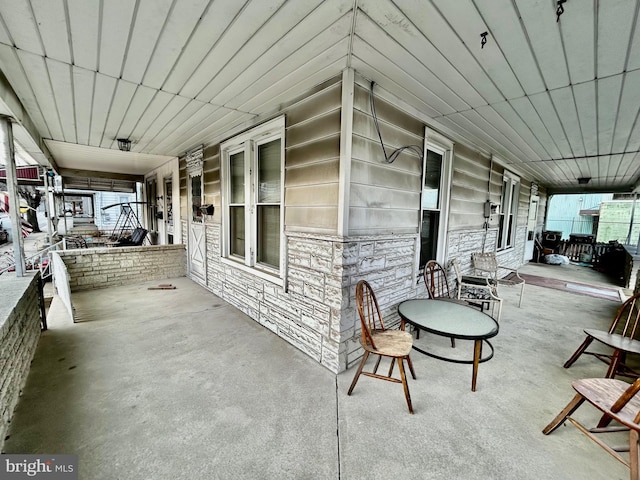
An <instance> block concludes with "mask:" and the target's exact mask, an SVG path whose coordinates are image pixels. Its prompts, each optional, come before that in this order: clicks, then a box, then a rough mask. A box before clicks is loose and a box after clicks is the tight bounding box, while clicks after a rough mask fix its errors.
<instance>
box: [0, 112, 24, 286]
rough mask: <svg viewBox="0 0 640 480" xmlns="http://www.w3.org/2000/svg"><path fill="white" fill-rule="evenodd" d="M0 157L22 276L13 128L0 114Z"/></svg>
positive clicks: (22, 242) (18, 200) (20, 227)
mask: <svg viewBox="0 0 640 480" xmlns="http://www.w3.org/2000/svg"><path fill="white" fill-rule="evenodd" d="M0 159H2V161H3V162H4V164H5V165H6V171H7V191H8V192H9V215H10V218H11V224H12V227H13V228H12V236H13V256H14V258H15V262H16V276H17V277H24V271H25V262H24V239H23V238H22V221H21V220H22V219H21V218H20V199H19V197H18V176H17V174H16V159H15V155H14V149H13V128H12V125H11V118H9V117H6V116H0Z"/></svg>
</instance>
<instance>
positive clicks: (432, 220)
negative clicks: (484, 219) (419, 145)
mask: <svg viewBox="0 0 640 480" xmlns="http://www.w3.org/2000/svg"><path fill="white" fill-rule="evenodd" d="M452 152H453V143H452V142H451V141H450V140H448V139H446V138H445V137H442V136H441V135H439V134H438V133H436V132H434V131H432V130H430V129H427V130H426V133H425V153H424V162H423V174H422V178H423V180H422V194H421V200H420V202H421V204H420V258H419V263H418V268H419V269H422V268H424V266H425V264H426V263H427V262H428V261H429V260H437V261H439V262H443V261H444V260H445V258H446V237H447V219H448V211H449V191H450V189H451V157H452Z"/></svg>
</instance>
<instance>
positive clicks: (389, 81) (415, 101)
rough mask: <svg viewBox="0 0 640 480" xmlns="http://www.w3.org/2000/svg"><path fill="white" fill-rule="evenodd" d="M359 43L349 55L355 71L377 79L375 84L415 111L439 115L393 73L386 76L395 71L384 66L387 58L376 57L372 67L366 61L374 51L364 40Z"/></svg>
mask: <svg viewBox="0 0 640 480" xmlns="http://www.w3.org/2000/svg"><path fill="white" fill-rule="evenodd" d="M361 43H362V45H361V48H360V51H359V52H355V51H354V52H353V56H352V57H351V66H352V67H353V68H355V70H356V71H357V72H359V73H360V74H361V75H363V76H364V77H365V78H367V79H371V78H375V79H376V81H377V83H376V84H380V85H384V90H385V91H388V92H389V93H390V94H391V95H395V96H397V97H398V98H402V99H404V100H405V101H406V102H407V103H409V104H410V105H411V106H412V107H414V108H415V109H416V110H417V111H420V112H424V114H425V115H427V116H430V117H432V118H435V117H436V116H438V115H439V113H438V112H437V111H436V110H434V109H433V107H431V106H430V105H428V104H427V103H425V101H424V100H422V99H421V98H419V97H418V96H417V95H416V93H415V92H411V91H409V90H407V89H406V88H404V87H403V86H402V85H401V84H400V83H398V82H397V81H396V78H395V75H394V78H392V77H390V76H388V75H391V74H394V73H395V71H394V70H393V69H392V68H385V66H386V65H392V64H391V62H390V61H389V60H388V59H377V62H376V64H377V66H378V67H377V68H374V67H373V66H372V65H371V64H370V63H369V62H368V59H369V58H370V57H372V56H374V55H375V52H374V51H373V50H372V49H371V47H369V46H368V45H366V44H365V43H364V42H361ZM360 57H362V58H360ZM378 68H382V70H379V69H378ZM445 118H446V117H442V116H440V117H439V118H438V121H439V122H440V121H442V119H445Z"/></svg>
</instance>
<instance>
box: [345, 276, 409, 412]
mask: <svg viewBox="0 0 640 480" xmlns="http://www.w3.org/2000/svg"><path fill="white" fill-rule="evenodd" d="M356 306H357V308H358V315H359V316H360V326H361V328H362V336H361V337H360V343H361V344H362V348H363V349H364V355H363V356H362V360H361V361H360V365H358V370H357V371H356V374H355V376H354V377H353V381H352V382H351V386H350V387H349V391H348V392H347V395H351V392H353V389H354V388H355V386H356V383H357V382H358V378H360V375H361V374H362V375H366V376H368V377H373V378H377V379H380V380H386V381H389V382H394V383H402V386H403V387H404V395H405V398H406V399H407V406H408V407H409V413H413V406H412V405H411V396H410V394H409V385H408V384H407V377H406V375H405V372H404V361H405V360H406V362H407V364H408V365H409V370H410V371H411V375H412V376H413V378H414V379H415V378H416V374H415V372H414V370H413V364H412V363H411V358H410V357H409V353H410V352H411V347H412V346H413V337H412V336H411V334H410V333H409V332H405V331H402V330H387V329H386V328H385V326H384V323H383V321H382V316H381V314H380V307H379V306H378V300H377V299H376V296H375V294H374V293H373V290H372V288H371V286H370V285H369V284H368V283H367V282H366V281H365V280H360V281H359V282H358V285H356ZM372 353H373V354H374V355H378V359H377V360H376V363H375V366H374V368H373V371H372V372H363V371H362V370H363V368H364V365H365V363H366V362H367V358H369V355H370V354H372ZM382 357H388V358H390V359H391V365H390V366H389V374H388V375H387V376H384V375H380V374H378V373H377V371H378V367H379V365H380V360H381V359H382ZM396 360H398V368H399V369H400V378H399V379H398V378H394V377H392V376H391V375H392V373H393V366H394V364H395V361H396Z"/></svg>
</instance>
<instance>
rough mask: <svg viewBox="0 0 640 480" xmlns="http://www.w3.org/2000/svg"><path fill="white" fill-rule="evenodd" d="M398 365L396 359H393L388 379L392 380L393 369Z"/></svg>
mask: <svg viewBox="0 0 640 480" xmlns="http://www.w3.org/2000/svg"><path fill="white" fill-rule="evenodd" d="M395 364H396V359H395V358H392V359H391V365H389V375H387V377H389V378H391V375H392V374H393V367H394V366H395Z"/></svg>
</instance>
